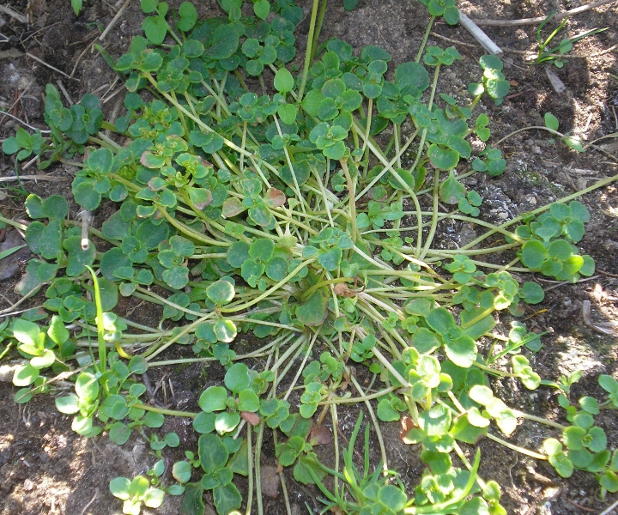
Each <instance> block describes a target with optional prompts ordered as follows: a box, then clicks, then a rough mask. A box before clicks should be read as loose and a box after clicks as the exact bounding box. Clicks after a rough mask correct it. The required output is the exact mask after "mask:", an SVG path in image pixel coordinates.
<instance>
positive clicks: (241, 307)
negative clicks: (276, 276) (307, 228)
mask: <svg viewBox="0 0 618 515" xmlns="http://www.w3.org/2000/svg"><path fill="white" fill-rule="evenodd" d="M314 261H315V259H313V258H312V259H308V260H306V261H303V262H302V263H301V264H300V265H298V266H297V267H296V268H295V269H294V270H292V271H291V272H290V273H289V274H288V275H286V276H285V277H284V278H283V279H281V281H279V282H278V283H277V284H275V285H274V286H272V287H271V288H269V289H268V290H266V291H265V292H263V293H262V294H261V295H259V296H257V297H256V298H255V299H253V300H251V301H249V302H245V303H244V304H237V305H230V306H231V307H226V308H221V310H220V311H221V313H236V312H238V311H243V310H245V309H247V308H250V307H251V306H253V305H255V304H257V303H258V302H260V301H261V300H264V299H265V298H267V297H268V296H269V295H271V294H272V293H273V292H275V291H276V290H278V289H279V288H281V286H283V285H284V284H286V283H287V282H289V281H290V279H292V278H293V277H294V276H295V275H296V274H297V273H298V272H300V271H301V270H302V269H303V268H304V267H306V266H308V265H310V264H311V263H313V262H314Z"/></svg>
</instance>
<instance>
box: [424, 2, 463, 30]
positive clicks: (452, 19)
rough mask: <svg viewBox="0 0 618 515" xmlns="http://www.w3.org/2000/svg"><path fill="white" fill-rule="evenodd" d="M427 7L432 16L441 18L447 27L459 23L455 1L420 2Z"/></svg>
mask: <svg viewBox="0 0 618 515" xmlns="http://www.w3.org/2000/svg"><path fill="white" fill-rule="evenodd" d="M420 2H421V3H422V4H423V5H424V6H426V7H427V10H428V11H429V14H431V15H432V16H436V17H437V16H442V17H443V18H444V21H445V22H446V23H448V24H449V25H457V23H458V22H459V10H458V9H457V6H456V5H455V0H420Z"/></svg>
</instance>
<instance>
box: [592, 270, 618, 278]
mask: <svg viewBox="0 0 618 515" xmlns="http://www.w3.org/2000/svg"><path fill="white" fill-rule="evenodd" d="M597 272H599V273H600V274H603V275H607V276H608V277H618V274H612V273H610V272H606V271H605V270H600V269H598V268H597Z"/></svg>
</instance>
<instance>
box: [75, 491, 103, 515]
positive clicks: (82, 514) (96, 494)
mask: <svg viewBox="0 0 618 515" xmlns="http://www.w3.org/2000/svg"><path fill="white" fill-rule="evenodd" d="M98 498H99V488H98V487H97V488H95V489H94V496H93V497H92V499H90V502H88V504H86V506H84V508H83V509H82V511H81V513H80V514H79V515H84V513H86V510H87V509H88V508H90V505H91V504H92V503H93V502H94V501H96V500H97V499H98Z"/></svg>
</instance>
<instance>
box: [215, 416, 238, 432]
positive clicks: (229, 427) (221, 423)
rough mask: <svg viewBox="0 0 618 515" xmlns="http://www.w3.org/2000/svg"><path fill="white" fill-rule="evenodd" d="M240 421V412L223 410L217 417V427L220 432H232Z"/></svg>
mask: <svg viewBox="0 0 618 515" xmlns="http://www.w3.org/2000/svg"><path fill="white" fill-rule="evenodd" d="M239 423H240V415H239V414H238V412H235V411H234V412H232V413H230V412H227V411H223V412H221V413H219V414H218V415H217V416H216V418H215V429H216V430H217V433H219V434H225V433H230V432H232V431H234V430H235V429H236V428H237V427H238V424H239Z"/></svg>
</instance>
